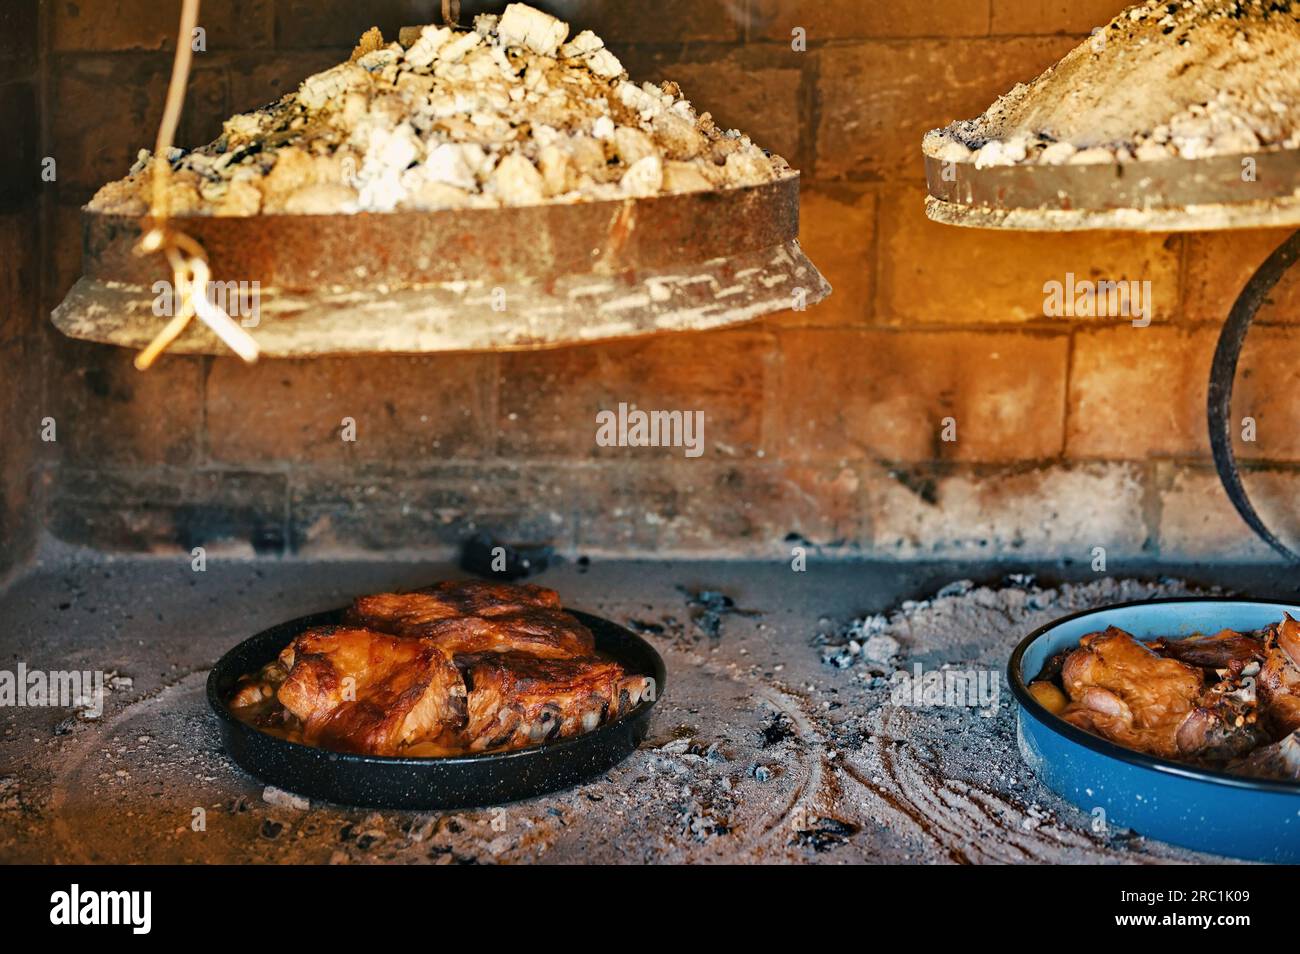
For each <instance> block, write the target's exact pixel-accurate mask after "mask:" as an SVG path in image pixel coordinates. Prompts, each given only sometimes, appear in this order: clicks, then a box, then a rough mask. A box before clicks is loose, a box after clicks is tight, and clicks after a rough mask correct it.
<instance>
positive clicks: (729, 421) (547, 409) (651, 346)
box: [499, 329, 771, 459]
mask: <svg viewBox="0 0 1300 954" xmlns="http://www.w3.org/2000/svg"><path fill="white" fill-rule="evenodd" d="M770 345H771V338H770V337H769V336H767V335H763V334H760V333H757V332H753V331H749V330H746V329H741V330H737V331H725V332H716V333H709V334H699V335H668V336H663V337H657V338H649V339H644V340H636V341H630V342H614V343H610V344H605V345H593V346H589V347H582V348H563V349H558V350H555V351H547V352H540V353H520V354H507V355H502V357H501V378H500V380H501V384H500V387H501V394H500V410H499V421H500V423H499V431H500V435H501V445H500V446H501V453H502V455H503V456H506V457H535V456H539V455H541V456H562V457H567V458H570V459H581V458H586V457H602V458H603V457H634V458H638V459H640V458H646V457H654V458H667V457H671V458H679V457H682V456H683V451H682V450H681V449H680V448H662V447H650V448H644V447H642V448H618V447H613V448H604V447H597V446H596V440H595V436H596V414H597V413H598V412H600V411H602V410H612V411H615V412H617V409H618V405H619V403H620V402H625V403H627V404H628V405H629V406H632V405H635V406H636V407H638V408H641V409H642V410H663V411H703V412H704V419H705V420H704V455H703V456H704V457H705V458H711V457H717V456H724V457H729V456H748V455H751V454H753V453H755V451H756V450H757V449H758V445H759V442H760V439H761V426H762V418H761V413H760V408H761V406H762V397H763V384H764V365H765V360H764V355H765V353H766V351H767V350H768V348H769V347H770Z"/></svg>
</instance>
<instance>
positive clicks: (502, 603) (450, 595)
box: [353, 580, 561, 626]
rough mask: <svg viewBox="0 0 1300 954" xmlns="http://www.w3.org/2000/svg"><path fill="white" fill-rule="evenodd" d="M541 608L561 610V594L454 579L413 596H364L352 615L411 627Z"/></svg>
mask: <svg viewBox="0 0 1300 954" xmlns="http://www.w3.org/2000/svg"><path fill="white" fill-rule="evenodd" d="M538 609H550V610H558V609H561V605H560V594H558V593H556V592H555V591H554V590H548V589H547V588H546V587H544V586H535V585H534V584H532V583H523V584H515V583H490V582H488V581H486V580H452V581H447V582H443V583H435V584H434V585H433V586H429V587H425V588H424V589H421V590H416V591H414V592H412V593H402V594H398V593H379V594H376V595H374V596H363V597H361V598H359V599H358V600H356V601H355V603H354V605H353V612H354V613H357V614H358V615H359V616H366V615H373V616H374V617H375V618H377V619H384V620H387V619H392V620H393V621H394V622H395V623H399V622H400V623H401V624H403V625H409V626H417V625H419V624H421V623H427V622H429V621H431V620H437V619H458V618H463V617H466V616H483V617H488V618H491V617H496V616H515V615H518V614H520V613H523V612H525V611H528V610H538Z"/></svg>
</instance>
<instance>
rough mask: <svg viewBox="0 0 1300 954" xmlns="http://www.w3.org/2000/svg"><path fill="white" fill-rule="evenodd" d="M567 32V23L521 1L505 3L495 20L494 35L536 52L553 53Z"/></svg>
mask: <svg viewBox="0 0 1300 954" xmlns="http://www.w3.org/2000/svg"><path fill="white" fill-rule="evenodd" d="M568 35H569V25H568V24H567V23H565V22H564V21H563V20H557V19H556V18H555V17H553V16H551V15H550V14H549V13H543V12H542V11H541V10H536V9H534V8H533V7H530V6H528V5H526V4H523V3H512V4H510V5H509V6H507V7H506V12H505V13H503V14H501V20H500V21H499V22H498V23H497V36H499V37H500V38H501V41H502V42H503V43H505V44H506V45H508V46H522V47H525V48H526V49H529V50H532V51H533V52H534V53H536V54H538V55H539V56H554V55H555V54H556V53H557V52H558V51H559V49H560V44H561V43H563V42H564V38H565V37H567V36H568Z"/></svg>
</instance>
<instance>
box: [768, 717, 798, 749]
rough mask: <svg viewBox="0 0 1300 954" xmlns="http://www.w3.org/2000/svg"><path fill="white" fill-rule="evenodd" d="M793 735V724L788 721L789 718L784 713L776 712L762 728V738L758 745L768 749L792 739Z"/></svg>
mask: <svg viewBox="0 0 1300 954" xmlns="http://www.w3.org/2000/svg"><path fill="white" fill-rule="evenodd" d="M794 734H795V732H794V724H793V723H792V722H791V721H790V717H789V716H787V715H786V714H785V713H784V712H778V713H776V714H775V715H774V716H772V718H771V720H770V721H769V722H768V723H767V725H765V726H764V727H763V738H762V741H761V742H760V743H759V744H760V746H761V747H762V748H765V749H769V748H771V747H772V746H774V745H780V744H781V743H782V742H784V741H786V740H787V739H791V738H794Z"/></svg>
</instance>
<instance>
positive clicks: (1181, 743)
mask: <svg viewBox="0 0 1300 954" xmlns="http://www.w3.org/2000/svg"><path fill="white" fill-rule="evenodd" d="M1249 665H1250V669H1249V670H1248V672H1249V673H1253V672H1255V670H1256V669H1258V666H1259V664H1258V663H1255V662H1252V663H1250V664H1249ZM1176 738H1177V742H1178V750H1179V753H1180V754H1181V755H1183V756H1184V757H1186V758H1188V759H1192V760H1195V761H1198V762H1205V763H1211V764H1220V763H1223V762H1227V761H1229V760H1231V759H1234V758H1238V757H1239V756H1243V755H1245V754H1246V753H1248V752H1250V751H1251V750H1252V749H1254V748H1256V747H1257V746H1260V745H1266V744H1268V742H1269V734H1268V729H1267V726H1266V725H1265V720H1264V719H1262V718H1260V709H1259V698H1258V686H1257V684H1256V682H1255V679H1254V677H1253V676H1251V675H1242V674H1240V673H1239V674H1236V675H1229V676H1227V677H1225V678H1223V679H1221V680H1219V681H1218V682H1216V683H1214V684H1213V685H1211V686H1209V687H1208V688H1207V689H1206V690H1205V691H1204V692H1203V693H1202V694H1201V698H1200V700H1199V701H1198V703H1197V705H1196V708H1194V709H1193V710H1192V711H1191V714H1190V715H1188V716H1187V718H1186V719H1185V720H1183V723H1182V725H1180V726H1179V727H1178V734H1177V737H1176Z"/></svg>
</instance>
